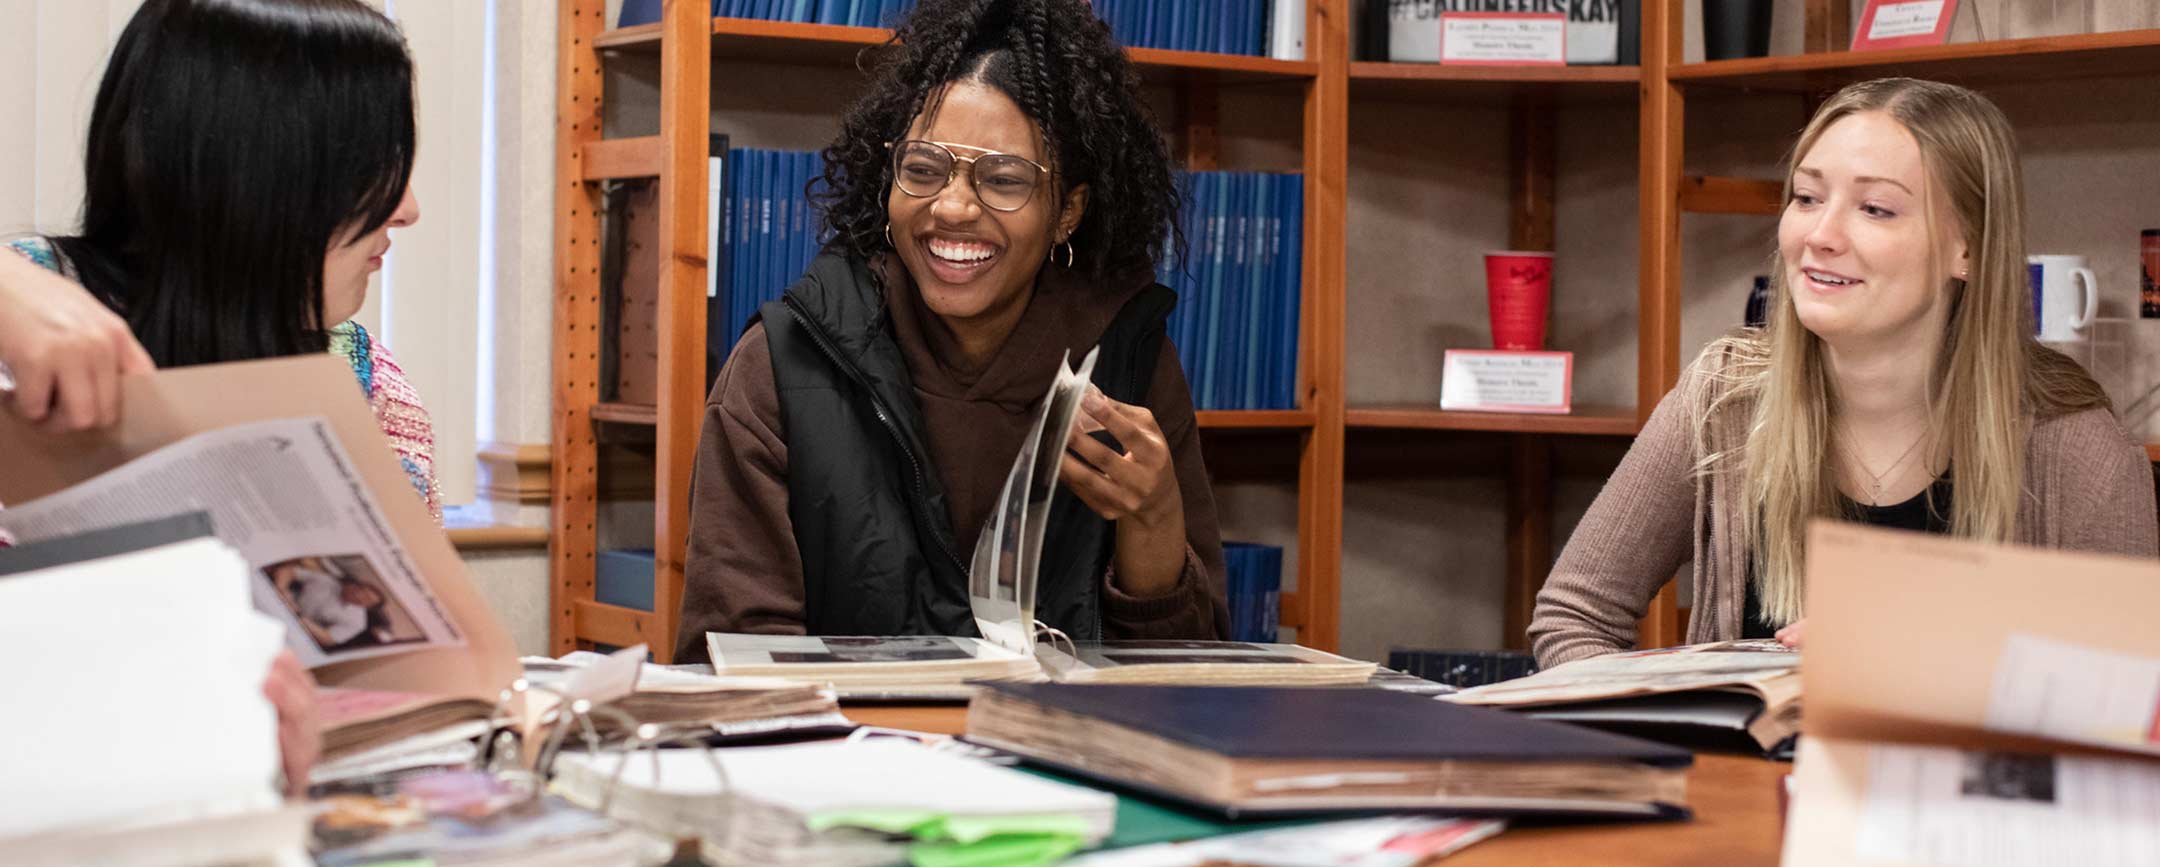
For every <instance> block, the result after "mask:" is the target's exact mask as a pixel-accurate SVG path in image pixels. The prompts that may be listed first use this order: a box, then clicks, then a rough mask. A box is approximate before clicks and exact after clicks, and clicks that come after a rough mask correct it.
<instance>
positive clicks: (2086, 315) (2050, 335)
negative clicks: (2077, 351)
mask: <svg viewBox="0 0 2160 867" xmlns="http://www.w3.org/2000/svg"><path fill="white" fill-rule="evenodd" d="M2025 264H2026V266H2027V267H2028V268H2030V269H2032V271H2033V272H2034V273H2033V314H2034V318H2035V319H2036V320H2037V321H2038V325H2039V328H2040V339H2041V340H2045V341H2049V342H2053V343H2062V342H2067V341H2071V340H2076V339H2078V333H2079V332H2082V331H2084V330H2085V328H2086V326H2089V325H2091V324H2092V320H2093V314H2095V313H2098V312H2099V309H2100V283H2099V281H2097V280H2095V279H2093V272H2092V268H2090V267H2088V266H2087V265H2086V263H2085V257H2083V256H2027V257H2025Z"/></svg>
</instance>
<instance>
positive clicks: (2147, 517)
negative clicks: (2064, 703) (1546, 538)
mask: <svg viewBox="0 0 2160 867" xmlns="http://www.w3.org/2000/svg"><path fill="white" fill-rule="evenodd" d="M1716 351H1717V350H1716V349H1715V348H1713V349H1712V350H1710V351H1706V352H1705V353H1704V355H1703V357H1699V358H1697V359H1696V361H1695V363H1694V364H1692V365H1690V366H1689V367H1688V370H1687V371H1686V372H1685V373H1683V374H1682V375H1681V379H1680V383H1679V385H1677V386H1676V387H1674V388H1673V390H1672V391H1671V392H1670V393H1668V394H1666V395H1665V399H1664V400H1662V401H1659V402H1658V407H1657V411H1656V412H1654V413H1652V414H1651V416H1650V420H1649V422H1648V423H1646V424H1645V425H1644V426H1643V429H1642V432H1641V433H1640V434H1639V435H1637V436H1636V438H1635V445H1634V446H1633V447H1632V448H1630V449H1629V450H1628V453H1627V457H1626V458H1625V459H1623V460H1621V462H1620V467H1619V469H1617V470H1614V471H1613V475H1612V478H1611V479H1609V480H1608V481H1606V483H1605V489H1604V490H1603V491H1602V492H1600V493H1599V494H1598V497H1597V500H1596V501H1595V502H1593V503H1591V505H1590V511H1589V512H1587V513H1586V514H1584V515H1583V519H1582V523H1581V524H1579V525H1578V526H1577V527H1576V528H1575V534H1574V535H1573V536H1572V537H1570V538H1569V539H1568V544H1567V548H1566V549H1565V550H1564V551H1562V552H1561V554H1560V561H1559V562H1558V563H1557V564H1555V565H1554V566H1553V570H1552V574H1551V576H1550V577H1549V578H1547V579H1546V582H1545V589H1544V590H1543V591H1541V592H1540V593H1538V598H1537V610H1536V612H1535V613H1534V614H1533V615H1532V617H1531V620H1530V643H1531V647H1532V649H1533V650H1534V651H1535V652H1536V654H1537V660H1538V664H1539V665H1540V666H1544V667H1548V668H1549V667H1551V666H1555V665H1559V664H1560V663H1563V662H1568V661H1571V660H1576V659H1581V658H1584V657H1589V656H1597V655H1600V654H1606V653H1614V652H1618V651H1621V650H1627V649H1630V648H1632V647H1634V646H1635V638H1636V630H1635V624H1636V621H1638V620H1640V619H1641V618H1642V616H1643V614H1644V612H1645V611H1647V610H1648V608H1649V605H1650V601H1651V599H1652V598H1654V597H1655V596H1656V595H1657V592H1658V590H1659V588H1661V587H1663V586H1664V584H1665V582H1666V581H1667V580H1672V579H1674V578H1675V576H1679V578H1678V580H1685V581H1688V582H1689V587H1690V588H1691V589H1692V590H1693V591H1694V608H1693V611H1694V616H1693V617H1691V618H1690V619H1689V621H1688V634H1687V641H1688V642H1689V643H1696V642H1704V641H1723V640H1727V639H1732V638H1738V637H1739V636H1740V627H1741V622H1742V611H1741V607H1742V604H1743V600H1745V599H1746V597H1747V587H1746V585H1745V584H1744V583H1743V582H1745V581H1746V580H1747V575H1748V564H1747V552H1746V551H1744V550H1742V549H1741V547H1740V543H1739V539H1738V534H1737V533H1735V532H1734V529H1733V528H1734V527H1736V526H1738V523H1739V519H1740V516H1741V511H1740V509H1741V504H1740V486H1739V484H1738V481H1739V480H1738V479H1737V478H1734V477H1733V475H1732V473H1730V472H1729V471H1720V472H1713V473H1709V474H1699V473H1697V472H1695V470H1694V467H1695V466H1696V465H1697V463H1698V461H1699V460H1700V459H1701V458H1702V456H1703V455H1704V454H1705V453H1706V451H1705V449H1708V450H1709V451H1708V452H1707V453H1715V452H1717V451H1720V450H1723V449H1725V448H1728V447H1729V446H1730V444H1733V443H1738V442H1741V441H1743V439H1744V438H1745V436H1746V425H1747V419H1746V418H1745V416H1746V413H1745V412H1732V411H1729V410H1730V409H1731V408H1728V410H1727V411H1721V412H1720V413H1719V414H1718V417H1717V418H1715V419H1713V420H1712V421H1711V424H1710V425H1709V427H1708V429H1707V430H1706V431H1704V434H1705V437H1706V438H1707V440H1708V441H1707V442H1703V439H1704V438H1699V437H1698V436H1697V435H1696V430H1695V421H1694V419H1696V418H1698V417H1699V416H1700V415H1701V413H1702V410H1703V408H1704V407H1707V406H1709V405H1710V402H1711V401H1712V400H1714V399H1715V398H1716V396H1717V394H1718V392H1717V389H1718V388H1719V387H1720V386H1719V384H1718V380H1717V377H1716V376H1715V375H1714V374H1713V373H1712V372H1711V371H1710V370H1708V369H1707V368H1706V365H1714V364H1718V363H1720V359H1719V358H1712V357H1711V356H1712V354H1713V353H1715V352H1716ZM2025 490H2026V492H2027V497H2026V498H2025V502H2024V505H2023V507H2021V508H2020V509H2019V510H2018V522H2017V531H2016V536H2015V538H2016V541H2017V542H2019V543H2020V544H2025V545H2032V546H2036V547H2044V548H2064V549H2070V550H2077V551H2092V552H2098V553H2106V554H2124V555H2130V556H2136V557H2153V556H2155V555H2156V554H2160V515H2156V513H2155V511H2154V504H2153V470H2152V463H2151V461H2150V460H2149V459H2148V458H2147V457H2146V455H2145V450H2144V449H2143V448H2142V447H2140V446H2139V445H2138V444H2137V443H2135V442H2132V441H2131V439H2130V437H2129V435H2128V434H2126V433H2125V432H2124V431H2123V427H2122V425H2121V424H2120V423H2118V422H2117V421H2116V420H2115V416H2114V415H2113V414H2112V413H2110V412H2108V411H2107V410H2104V409H2092V410H2085V411H2081V412H2074V413H2069V414H2065V415H2059V416H2055V417H2052V418H2043V419H2036V420H2035V421H2034V422H2033V424H2032V428H2031V435H2030V436H2029V437H2028V438H2027V440H2026V446H2025ZM1684 565H1685V566H1688V571H1687V572H1686V574H1684V575H1683V574H1681V573H1680V570H1681V568H1682V567H1683V566H1684Z"/></svg>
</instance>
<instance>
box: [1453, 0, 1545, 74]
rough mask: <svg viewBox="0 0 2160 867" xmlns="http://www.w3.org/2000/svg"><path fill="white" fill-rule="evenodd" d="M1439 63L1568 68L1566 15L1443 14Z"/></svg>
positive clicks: (1505, 13)
mask: <svg viewBox="0 0 2160 867" xmlns="http://www.w3.org/2000/svg"><path fill="white" fill-rule="evenodd" d="M1440 62H1441V63H1443V64H1449V65H1455V66H1566V65H1567V16H1566V15H1563V14H1560V13H1557V12H1555V13H1551V14H1530V13H1524V14H1517V13H1509V12H1447V13H1442V14H1441V16H1440Z"/></svg>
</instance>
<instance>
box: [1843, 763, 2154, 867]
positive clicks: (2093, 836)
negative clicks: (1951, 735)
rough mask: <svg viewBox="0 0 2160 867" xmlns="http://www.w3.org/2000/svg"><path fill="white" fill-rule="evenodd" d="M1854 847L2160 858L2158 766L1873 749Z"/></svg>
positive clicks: (1927, 859) (1989, 861)
mask: <svg viewBox="0 0 2160 867" xmlns="http://www.w3.org/2000/svg"><path fill="white" fill-rule="evenodd" d="M1801 797H1803V798H1804V797H1806V795H1805V794H1804V793H1803V794H1802V796H1801ZM1854 851H1855V853H1856V854H1858V855H1859V856H1860V859H1861V860H1862V861H1866V862H1889V863H1897V864H1936V865H1942V867H2051V865H2059V867H2129V865H2151V864H2154V863H2160V764H2155V763H2152V762H2147V761H2142V760H2138V759H2128V758H2117V759H2105V758H2074V757H2066V756H2048V755H2018V754H2007V753H1983V752H1966V751H1962V750H1954V749H1947V748H1940V747H1910V746H1877V747H1874V748H1872V749H1871V750H1870V757H1869V762H1868V790H1867V797H1866V801H1865V803H1864V805H1863V806H1862V808H1861V815H1860V829H1859V832H1858V839H1857V840H1856V841H1855V847H1854Z"/></svg>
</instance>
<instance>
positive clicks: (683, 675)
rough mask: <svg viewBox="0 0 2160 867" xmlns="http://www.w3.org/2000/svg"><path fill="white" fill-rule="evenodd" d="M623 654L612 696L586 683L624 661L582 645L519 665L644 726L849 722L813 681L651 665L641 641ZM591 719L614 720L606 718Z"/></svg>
mask: <svg viewBox="0 0 2160 867" xmlns="http://www.w3.org/2000/svg"><path fill="white" fill-rule="evenodd" d="M625 653H628V654H629V659H628V668H627V670H624V671H622V672H621V674H622V675H623V677H622V678H621V679H622V680H623V681H626V682H622V683H619V684H617V685H615V686H614V687H612V688H606V689H608V690H609V692H610V693H612V694H607V695H592V696H587V695H582V694H581V691H582V690H584V689H587V688H589V687H587V686H586V684H588V683H591V682H593V681H595V680H605V679H606V678H607V677H608V676H609V675H608V673H607V672H606V671H605V668H606V667H607V666H608V665H610V664H611V663H612V664H614V665H617V666H620V665H623V664H624V660H619V659H616V658H615V657H611V656H607V655H602V654H598V653H593V652H591V651H586V650H580V651H576V652H574V653H570V654H568V655H565V656H563V657H562V658H560V659H548V658H546V657H539V656H528V657H525V658H524V659H523V660H522V662H523V663H524V666H525V679H526V680H527V681H528V682H530V683H532V684H534V685H536V686H542V687H546V688H548V689H550V690H553V691H554V692H557V693H562V694H566V695H578V696H579V697H582V698H590V699H593V700H595V701H596V702H602V703H606V704H609V705H612V706H613V707H615V708H616V709H618V710H620V711H622V712H623V713H625V714H628V715H629V716H631V717H632V718H634V719H636V720H637V721H638V722H640V723H655V724H659V725H678V726H680V725H699V726H710V727H712V728H713V729H714V730H715V731H718V732H721V733H723V734H732V733H737V732H771V731H785V730H797V729H803V728H814V727H836V726H852V723H849V722H848V720H847V718H846V717H843V716H841V715H840V705H839V702H838V701H837V700H835V699H834V697H833V693H832V692H831V691H830V690H827V689H824V688H823V687H821V686H819V685H817V684H814V683H803V682H799V681H792V680H782V679H779V678H771V677H719V676H715V675H711V674H700V673H697V672H693V671H685V670H683V669H679V668H669V667H667V666H662V665H653V664H652V663H648V662H644V661H643V659H644V657H645V650H644V647H643V646H642V645H640V646H638V647H634V648H630V649H629V650H628V651H618V653H617V654H616V656H622V655H623V654H625ZM633 672H634V675H633ZM580 675H587V676H586V677H583V678H581V677H580ZM573 682H576V683H575V685H574V684H573ZM540 695H541V696H544V695H545V693H542V694H540ZM593 721H594V723H596V724H599V725H601V726H603V727H606V726H609V725H611V723H610V721H609V718H608V717H605V716H596V717H594V719H593Z"/></svg>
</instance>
